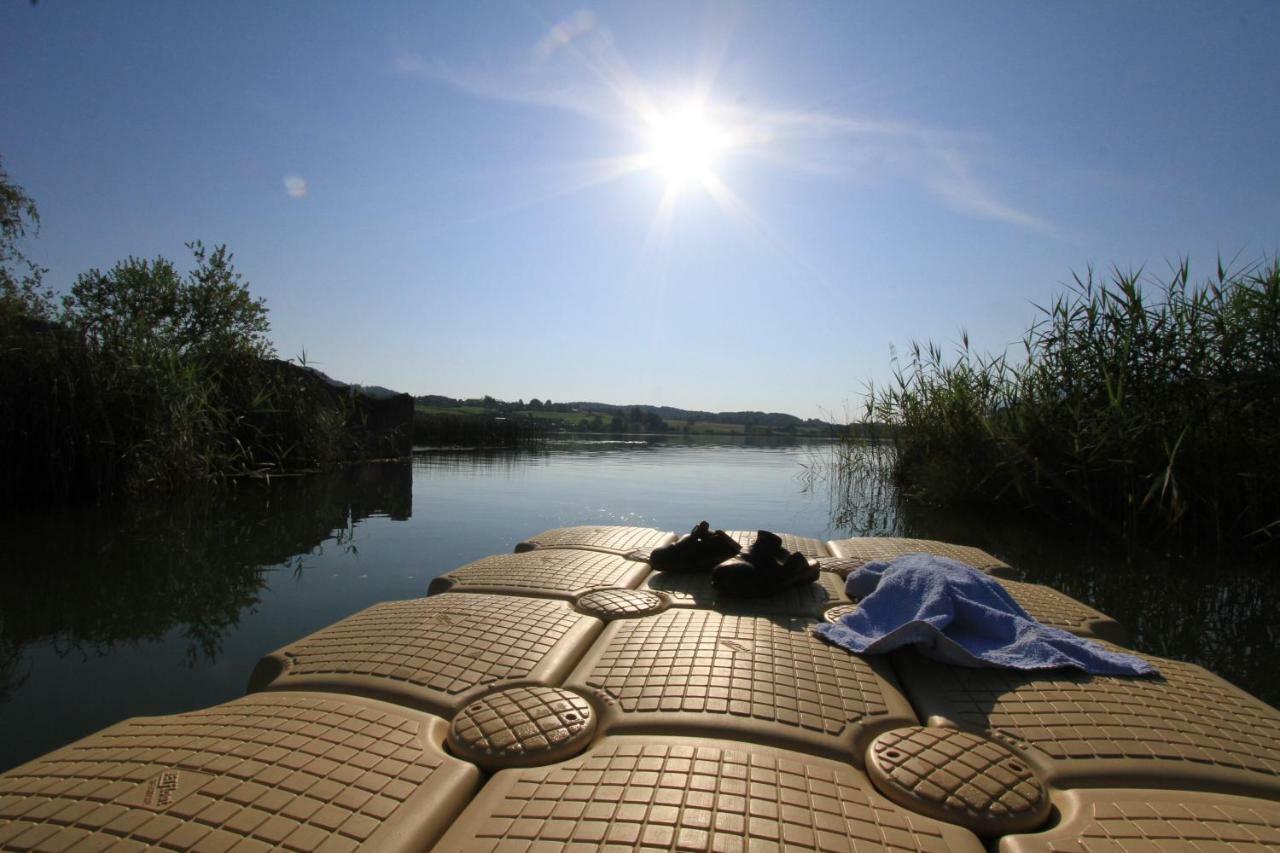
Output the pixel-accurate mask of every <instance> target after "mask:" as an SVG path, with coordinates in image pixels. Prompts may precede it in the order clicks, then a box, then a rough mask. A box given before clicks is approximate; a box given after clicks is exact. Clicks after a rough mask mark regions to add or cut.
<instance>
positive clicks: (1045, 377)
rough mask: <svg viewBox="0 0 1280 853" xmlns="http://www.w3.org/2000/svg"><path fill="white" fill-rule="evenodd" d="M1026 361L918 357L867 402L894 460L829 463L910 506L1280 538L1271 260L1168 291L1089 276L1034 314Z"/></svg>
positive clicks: (916, 351)
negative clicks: (1003, 507) (992, 508)
mask: <svg viewBox="0 0 1280 853" xmlns="http://www.w3.org/2000/svg"><path fill="white" fill-rule="evenodd" d="M1039 310H1040V315H1039V317H1038V320H1037V321H1036V322H1035V323H1034V324H1033V325H1032V326H1031V328H1030V329H1029V330H1028V331H1027V333H1026V335H1025V337H1024V339H1023V341H1022V348H1021V352H1020V353H1019V354H1018V355H1017V356H1016V357H1011V356H1008V355H1005V354H999V355H984V354H979V353H977V352H975V351H973V349H971V347H970V346H969V343H968V340H967V338H966V339H964V340H963V341H962V344H961V347H960V349H959V351H958V352H956V353H955V354H953V355H950V356H948V355H946V354H944V353H943V351H942V349H941V348H940V347H938V346H937V345H935V344H932V343H927V344H919V343H917V344H913V345H912V347H911V350H910V354H909V356H908V358H907V359H906V361H905V363H900V364H897V365H896V366H895V373H894V376H893V380H892V382H891V383H890V384H889V385H888V386H887V387H884V388H873V389H871V392H870V394H869V395H868V403H867V411H866V420H867V421H868V422H876V423H880V424H883V425H885V426H886V427H887V429H885V430H884V432H883V435H884V436H885V438H886V440H887V441H888V442H889V445H890V446H891V449H892V454H891V458H890V460H889V461H888V462H887V463H886V462H885V461H884V460H877V461H874V462H866V461H864V460H865V455H866V451H865V450H864V449H863V448H865V447H868V446H877V445H867V444H865V443H863V442H858V441H854V440H852V439H850V440H849V441H848V442H846V444H845V446H844V457H845V458H844V459H843V461H842V462H841V463H840V464H841V465H842V466H843V467H844V468H845V469H846V470H849V471H855V470H857V466H859V465H865V466H869V467H870V468H874V469H875V470H877V471H879V472H880V473H881V474H882V475H883V476H886V477H888V478H889V479H890V480H891V481H892V483H893V484H894V485H895V486H896V488H897V490H898V493H899V494H900V495H902V496H903V497H904V498H905V499H908V500H916V501H923V502H928V503H934V504H940V505H960V504H969V505H974V504H978V505H994V504H1008V505H1013V506H1017V507H1021V508H1028V509H1032V510H1035V511H1037V512H1040V513H1043V514H1046V515H1049V516H1051V517H1060V518H1065V517H1068V516H1082V517H1084V518H1087V519H1089V520H1090V521H1092V522H1093V523H1094V524H1096V525H1097V526H1099V527H1101V528H1103V529H1106V530H1108V531H1110V532H1112V533H1115V534H1116V535H1118V536H1122V537H1126V538H1133V537H1137V538H1143V539H1146V538H1157V539H1159V538H1166V537H1171V538H1176V539H1189V540H1198V541H1201V542H1206V541H1207V542H1213V543H1221V544H1226V543H1241V542H1248V543H1252V544H1257V543H1260V542H1264V541H1270V540H1273V539H1275V538H1276V537H1277V536H1278V535H1280V453H1277V448H1280V260H1278V259H1274V258H1273V259H1269V260H1266V261H1264V262H1262V263H1260V264H1258V265H1255V266H1252V267H1249V268H1247V269H1243V270H1237V271H1231V270H1228V269H1226V268H1224V267H1223V266H1222V264H1221V263H1219V265H1218V269H1217V272H1216V275H1215V276H1214V277H1213V278H1212V279H1211V280H1210V281H1207V282H1205V283H1202V284H1194V283H1192V281H1191V276H1190V272H1189V267H1188V265H1187V264H1186V263H1185V262H1184V263H1182V264H1180V265H1178V266H1177V267H1175V268H1174V269H1173V271H1172V273H1171V275H1170V276H1168V277H1167V278H1166V279H1164V280H1155V279H1152V278H1150V277H1148V276H1146V275H1144V274H1143V273H1141V272H1138V273H1120V272H1119V271H1117V272H1115V273H1113V275H1112V276H1111V277H1110V278H1109V279H1108V280H1106V281H1099V280H1097V279H1095V278H1094V276H1093V274H1092V272H1090V273H1089V274H1087V275H1086V276H1084V277H1083V278H1080V277H1076V278H1075V279H1074V283H1073V285H1072V286H1071V287H1070V288H1069V289H1068V290H1067V291H1066V292H1065V293H1063V294H1061V295H1059V296H1058V297H1057V298H1056V299H1055V300H1054V301H1053V302H1052V303H1051V304H1049V305H1048V306H1045V307H1042V308H1040V309H1039Z"/></svg>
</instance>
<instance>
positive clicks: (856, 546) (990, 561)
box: [827, 536, 1017, 578]
mask: <svg viewBox="0 0 1280 853" xmlns="http://www.w3.org/2000/svg"><path fill="white" fill-rule="evenodd" d="M827 546H828V548H829V549H830V553H831V555H832V556H833V557H841V558H844V559H846V560H854V561H861V562H860V563H858V565H861V563H865V562H868V561H870V560H891V559H893V558H894V557H898V556H901V555H902V554H918V553H924V554H936V555H937V556H939V557H950V558H951V559H953V560H959V561H960V562H962V563H967V564H968V565H970V566H973V567H974V568H975V569H979V570H981V571H984V572H986V573H987V574H989V575H995V576H996V577H1000V578H1008V577H1013V576H1014V575H1016V574H1017V573H1016V572H1015V571H1014V570H1013V569H1012V568H1011V567H1010V566H1009V564H1008V563H1006V562H1004V561H1003V560H998V559H996V558H995V557H993V556H991V555H990V554H988V553H987V552H986V551H983V550H982V549H981V548H974V547H972V546H969V545H952V544H950V543H948V542H936V541H934V540H932V539H901V538H896V537H887V536H863V537H859V538H857V539H836V540H833V541H831V542H828V543H827ZM855 568H857V566H856V565H852V564H849V565H847V566H841V567H840V570H841V571H843V572H844V574H848V573H849V572H850V571H852V570H853V569H855Z"/></svg>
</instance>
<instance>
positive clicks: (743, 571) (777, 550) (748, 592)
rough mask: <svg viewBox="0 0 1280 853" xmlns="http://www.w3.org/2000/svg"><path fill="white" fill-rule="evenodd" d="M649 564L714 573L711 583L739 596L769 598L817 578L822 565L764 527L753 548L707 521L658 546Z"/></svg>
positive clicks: (656, 568) (678, 570) (673, 570)
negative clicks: (789, 547)
mask: <svg viewBox="0 0 1280 853" xmlns="http://www.w3.org/2000/svg"><path fill="white" fill-rule="evenodd" d="M649 565H651V566H653V570H654V571H656V572H670V573H673V574H676V573H692V572H711V584H712V586H714V587H715V588H716V590H718V591H719V592H722V593H724V594H725V595H727V596H732V597H734V598H767V597H769V596H771V595H776V594H777V593H780V592H782V591H783V590H786V589H790V588H791V587H793V586H801V585H803V584H807V583H813V582H814V581H816V580H817V579H818V575H819V568H818V564H817V563H816V562H814V561H811V560H809V559H808V558H807V557H805V556H804V555H803V554H801V553H799V552H798V551H788V550H786V549H785V548H783V547H782V538H781V537H779V536H778V534H776V533H770V532H769V531H768V530H761V531H759V532H758V533H757V534H756V540H755V541H754V542H752V543H751V547H750V548H747V549H745V550H743V548H742V546H741V545H740V544H739V543H738V541H737V540H736V539H734V538H733V537H732V536H730V535H729V534H727V533H725V532H724V531H723V530H712V529H711V525H709V524H707V522H705V521H703V522H701V523H699V524H698V525H697V526H696V527H694V528H693V530H691V531H689V534H688V535H687V536H681V537H680V538H679V539H677V540H676V541H675V542H672V543H671V544H669V545H661V546H659V547H657V548H654V549H653V552H652V553H651V554H650V556H649Z"/></svg>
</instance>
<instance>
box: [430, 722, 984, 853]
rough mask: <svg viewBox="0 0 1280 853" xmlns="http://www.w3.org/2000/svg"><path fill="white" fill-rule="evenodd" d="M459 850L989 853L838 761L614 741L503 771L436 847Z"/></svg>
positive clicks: (683, 742) (673, 742)
mask: <svg viewBox="0 0 1280 853" xmlns="http://www.w3.org/2000/svg"><path fill="white" fill-rule="evenodd" d="M435 849H436V851H439V853H455V851H499V850H500V851H506V850H512V851H515V850H522V851H523V850H533V851H542V850H546V851H558V850H571V851H595V850H708V851H712V850H713V851H722V853H736V851H744V853H745V851H762V853H771V851H782V850H787V851H803V850H821V851H828V853H861V851H873V850H898V851H917V850H919V851H931V853H944V851H956V852H957V853H962V852H965V851H967V853H982V849H983V848H982V845H981V844H980V843H979V842H978V840H977V838H976V837H975V836H974V835H973V834H972V833H970V832H968V831H966V830H964V829H961V828H960V827H957V826H949V825H947V824H943V823H938V822H937V821H933V820H930V819H929V818H926V817H922V816H919V815H914V814H911V813H909V812H906V811H903V810H902V809H900V808H898V807H897V806H895V805H894V804H893V803H891V802H889V801H888V800H886V799H884V798H883V797H881V796H879V795H878V794H876V793H875V792H874V791H873V790H872V789H871V786H870V785H869V784H868V783H867V781H866V777H865V776H863V775H862V774H861V773H860V772H858V771H857V770H855V769H853V768H852V767H850V766H848V765H847V764H841V763H839V762H835V761H828V760H825V759H822V758H816V757H810V756H805V755H800V754H797V753H787V752H783V751H781V750H774V749H767V748H763V747H749V746H745V745H733V746H728V747H726V745H725V744H723V743H717V742H714V741H707V740H695V739H690V738H679V739H668V738H663V739H662V740H661V741H659V740H654V739H636V738H611V739H607V740H605V741H603V742H601V743H600V744H598V745H597V746H596V747H595V748H594V749H592V750H591V752H589V753H587V754H586V755H584V756H580V757H578V758H575V759H573V760H571V761H568V762H565V763H564V764H560V765H555V766H552V767H539V768H536V769H527V770H504V771H502V772H500V773H498V774H497V775H495V776H494V777H493V778H492V779H491V780H490V781H489V783H488V784H487V785H485V787H484V789H483V790H482V791H481V792H480V794H479V796H477V797H476V799H475V800H474V801H473V802H472V803H471V805H470V806H469V807H468V808H467V809H466V811H465V812H463V814H462V815H461V817H459V818H458V820H457V821H456V822H455V823H454V825H453V828H452V829H451V830H450V831H449V832H448V834H446V835H445V837H444V838H442V839H441V840H440V843H439V844H438V845H437V846H436V848H435Z"/></svg>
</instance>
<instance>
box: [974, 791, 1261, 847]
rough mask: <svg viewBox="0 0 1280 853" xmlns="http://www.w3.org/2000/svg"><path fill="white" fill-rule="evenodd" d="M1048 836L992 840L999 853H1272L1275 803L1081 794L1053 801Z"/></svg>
mask: <svg viewBox="0 0 1280 853" xmlns="http://www.w3.org/2000/svg"><path fill="white" fill-rule="evenodd" d="M1053 799H1054V803H1055V805H1056V806H1057V807H1058V809H1059V811H1061V812H1062V820H1061V821H1060V822H1059V823H1058V825H1057V826H1055V827H1054V828H1053V829H1051V830H1049V831H1047V832H1041V833H1036V834H1034V835H1011V836H1007V837H1005V838H1003V839H1001V840H1000V847H999V850H1000V853H1049V851H1055V850H1079V851H1108V852H1109V851H1115V852H1116V853H1125V851H1170V853H1173V851H1187V853H1191V851H1195V853H1267V851H1275V850H1280V803H1277V802H1272V801H1268V800H1254V799H1249V798H1247V797H1232V796H1227V795H1225V794H1205V793H1191V792H1188V791H1151V790H1147V791H1143V790H1108V789H1105V788H1103V789H1087V790H1075V791H1067V792H1065V793H1061V794H1058V795H1055V796H1054V798H1053Z"/></svg>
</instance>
